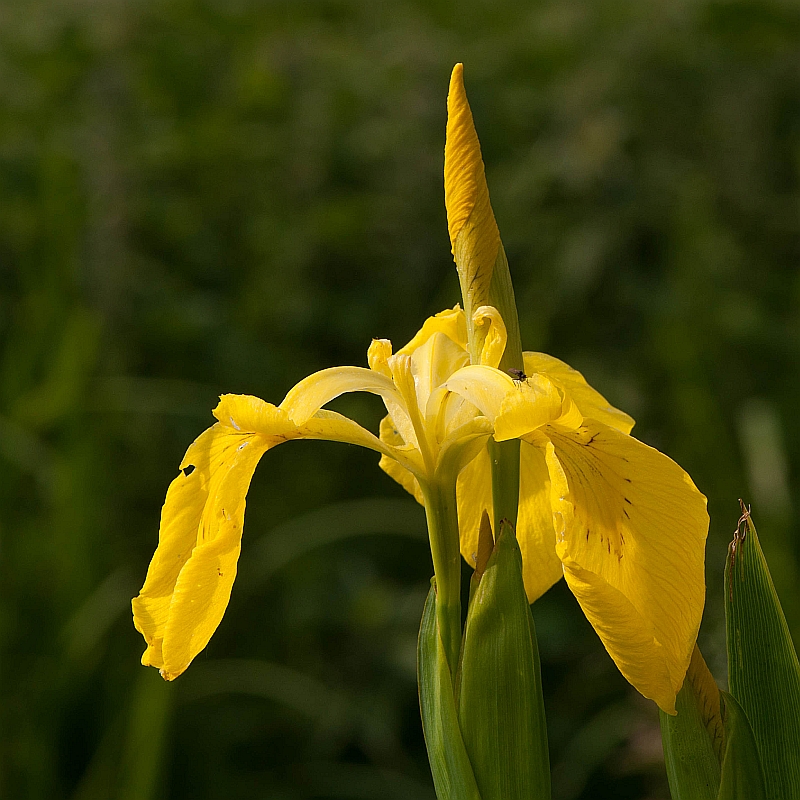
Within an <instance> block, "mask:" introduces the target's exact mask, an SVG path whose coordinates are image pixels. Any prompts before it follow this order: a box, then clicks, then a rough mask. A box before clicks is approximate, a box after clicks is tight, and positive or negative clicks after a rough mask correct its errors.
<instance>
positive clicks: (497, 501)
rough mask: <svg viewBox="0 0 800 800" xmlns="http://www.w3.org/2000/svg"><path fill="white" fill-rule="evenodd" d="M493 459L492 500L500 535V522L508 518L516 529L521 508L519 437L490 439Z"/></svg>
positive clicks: (496, 526) (495, 522)
mask: <svg viewBox="0 0 800 800" xmlns="http://www.w3.org/2000/svg"><path fill="white" fill-rule="evenodd" d="M489 458H490V459H491V461H492V501H493V503H494V531H495V537H496V536H498V535H499V531H500V523H501V521H502V520H508V521H509V522H510V523H511V525H512V526H513V527H514V529H515V530H516V527H517V511H518V508H519V439H510V440H509V441H507V442H496V441H494V439H489Z"/></svg>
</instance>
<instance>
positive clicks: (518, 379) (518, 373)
mask: <svg viewBox="0 0 800 800" xmlns="http://www.w3.org/2000/svg"><path fill="white" fill-rule="evenodd" d="M506 372H507V373H508V374H509V375H510V376H511V377H512V378H513V379H514V383H516V384H518V385H519V384H521V383H527V382H528V376H527V375H526V374H525V373H524V372H523V371H522V370H521V369H516V367H509V368H508V369H507V370H506Z"/></svg>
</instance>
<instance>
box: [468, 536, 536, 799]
mask: <svg viewBox="0 0 800 800" xmlns="http://www.w3.org/2000/svg"><path fill="white" fill-rule="evenodd" d="M458 718H459V721H460V723H461V730H462V732H463V736H464V744H465V746H466V749H467V753H468V754H469V757H470V761H471V763H472V766H473V769H474V771H475V779H476V781H477V784H478V787H479V789H480V791H481V795H482V796H483V798H484V800H549V798H550V766H549V759H548V752H547V729H546V725H545V717H544V704H543V701H542V689H541V676H540V669H539V652H538V649H537V645H536V634H535V631H534V626H533V616H532V615H531V609H530V605H529V604H528V599H527V597H526V596H525V587H524V585H523V582H522V557H521V555H520V551H519V546H518V544H517V540H516V536H515V534H514V528H513V526H512V525H510V524H508V523H504V524H502V525H501V526H500V535H499V536H498V538H497V543H496V544H495V548H494V552H493V553H492V556H491V558H490V559H489V563H488V565H487V567H486V571H485V572H484V574H483V576H482V577H481V579H480V583H479V584H478V586H477V588H476V589H475V591H474V594H473V597H472V602H471V603H470V607H469V611H468V613H467V624H466V630H465V633H464V645H463V648H462V654H461V669H460V674H459V689H458Z"/></svg>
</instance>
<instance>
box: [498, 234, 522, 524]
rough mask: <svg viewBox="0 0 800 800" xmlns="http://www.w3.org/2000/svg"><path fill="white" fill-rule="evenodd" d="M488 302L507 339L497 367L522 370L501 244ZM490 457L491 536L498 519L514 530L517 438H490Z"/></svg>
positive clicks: (517, 454) (509, 287) (517, 482)
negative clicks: (500, 439) (498, 316)
mask: <svg viewBox="0 0 800 800" xmlns="http://www.w3.org/2000/svg"><path fill="white" fill-rule="evenodd" d="M489 302H490V304H491V305H493V306H494V307H495V308H496V309H497V310H498V311H499V312H500V315H501V316H502V317H503V322H504V323H505V325H506V333H507V334H508V340H507V342H506V349H505V352H504V353H503V357H502V359H500V365H499V367H500V369H501V370H503V371H504V372H507V371H508V370H509V369H515V370H522V371H524V369H525V364H524V361H523V357H522V342H521V341H520V336H519V320H518V318H517V304H516V302H515V301H514V287H513V286H512V284H511V274H510V273H509V270H508V261H507V260H506V253H505V250H504V249H503V245H502V244H501V245H500V250H499V252H498V253H497V261H496V263H495V266H494V271H493V272H492V282H491V285H490V286H489ZM489 456H490V457H491V460H492V498H493V502H494V535H495V536H499V535H500V522H501V521H502V520H504V519H507V520H508V521H509V522H510V523H511V524H512V525H513V526H514V529H515V530H516V527H517V509H518V506H519V439H513V440H511V441H508V442H495V441H494V440H491V439H490V440H489Z"/></svg>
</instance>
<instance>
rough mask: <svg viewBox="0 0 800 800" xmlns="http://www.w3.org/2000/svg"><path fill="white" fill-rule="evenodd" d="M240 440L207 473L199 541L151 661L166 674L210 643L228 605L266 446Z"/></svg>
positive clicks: (179, 669)
mask: <svg viewBox="0 0 800 800" xmlns="http://www.w3.org/2000/svg"><path fill="white" fill-rule="evenodd" d="M259 438H260V437H259ZM242 444H245V446H244V447H242V446H241V444H240V445H239V446H238V447H237V448H236V455H235V456H234V457H232V458H230V459H229V460H228V461H227V462H226V463H224V464H222V465H220V466H219V467H218V468H217V469H216V470H215V471H212V473H211V476H210V481H209V498H208V501H207V503H206V507H205V509H204V512H203V519H202V522H201V525H200V531H201V532H200V534H199V535H198V542H197V545H196V547H195V548H194V550H193V551H192V555H191V558H189V560H188V561H187V562H186V565H185V566H184V567H183V569H182V570H181V572H180V574H179V575H178V579H177V581H176V583H175V589H174V591H173V593H172V603H171V604H170V609H169V616H168V618H167V624H166V628H165V631H164V638H163V641H162V645H161V647H162V663H161V664H159V665H154V666H159V667H160V668H161V670H162V675H163V676H164V678H166V679H167V680H172V679H173V678H175V677H177V676H178V675H180V674H181V673H182V672H183V671H184V670H185V669H186V667H188V666H189V663H190V662H191V661H192V659H193V658H194V657H195V656H196V655H197V654H198V653H199V652H200V651H201V650H202V649H203V648H204V647H205V646H206V645H207V644H208V642H209V640H210V639H211V636H212V634H213V633H214V631H215V630H216V629H217V627H218V626H219V623H220V622H221V621H222V616H223V614H224V613H225V609H226V608H227V607H228V601H229V600H230V596H231V589H232V588H233V581H234V579H235V577H236V564H237V561H238V560H239V551H240V550H241V543H242V527H243V525H244V508H245V495H246V494H247V490H248V488H249V486H250V480H251V479H252V477H253V472H254V471H255V468H256V465H257V464H258V460H259V459H260V458H261V456H262V455H263V454H264V452H265V451H266V450H267V449H268V447H269V444H268V443H267V442H263V443H261V442H257V440H255V437H254V440H252V441H251V442H243V443H242ZM273 444H274V443H273ZM240 448H241V449H240ZM212 469H213V467H212ZM190 477H191V476H190Z"/></svg>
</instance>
